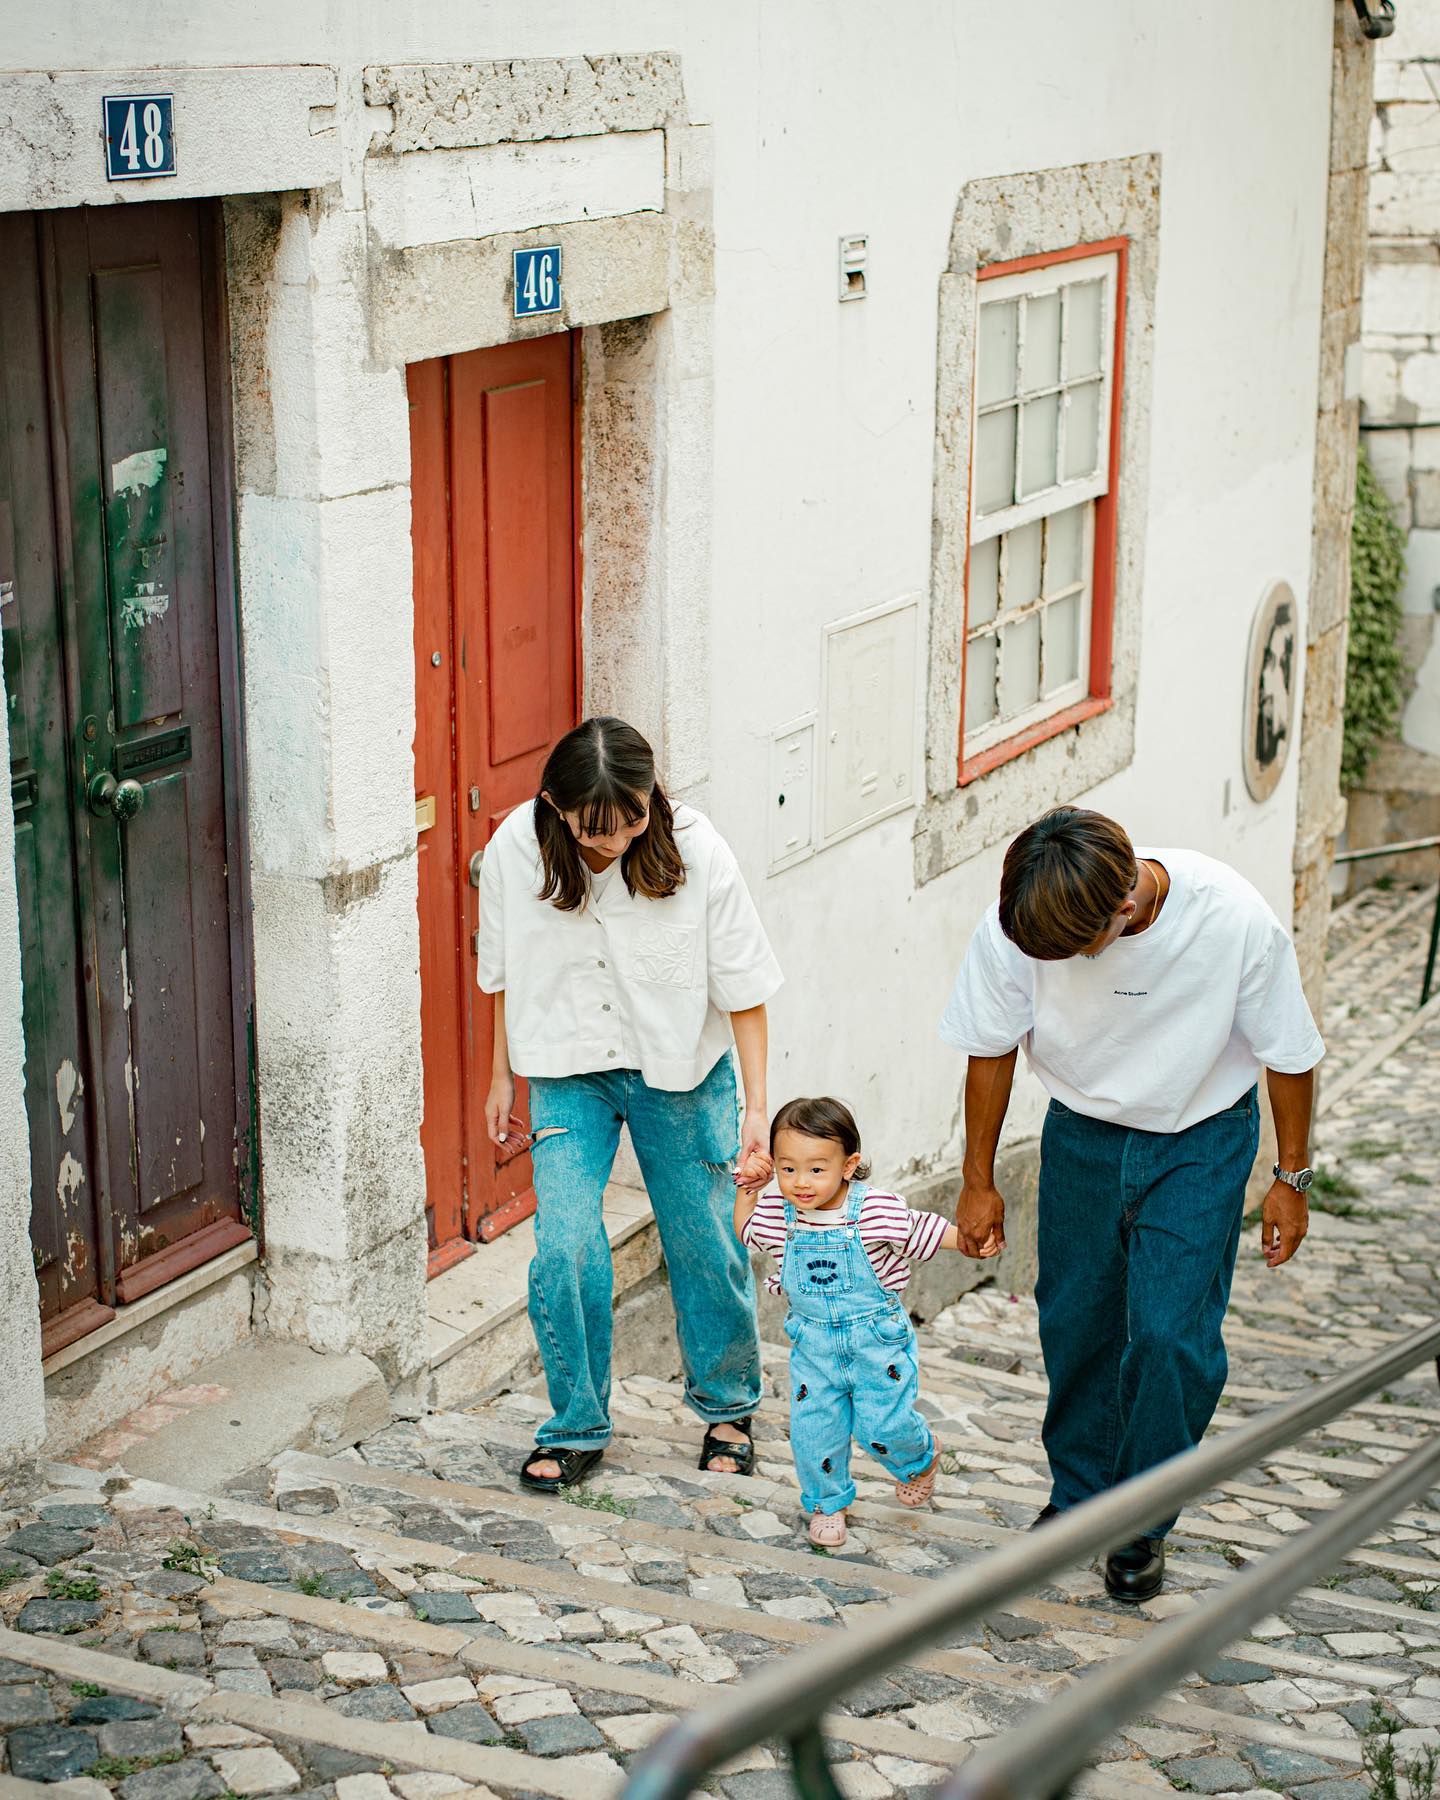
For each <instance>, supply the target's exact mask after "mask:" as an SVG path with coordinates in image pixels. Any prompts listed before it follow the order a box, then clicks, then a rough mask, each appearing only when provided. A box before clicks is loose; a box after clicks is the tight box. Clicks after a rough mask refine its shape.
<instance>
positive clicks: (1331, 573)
mask: <svg viewBox="0 0 1440 1800" xmlns="http://www.w3.org/2000/svg"><path fill="white" fill-rule="evenodd" d="M1352 517H1353V513H1352V511H1351V510H1348V509H1347V510H1346V511H1345V512H1343V513H1333V514H1331V515H1329V516H1326V517H1321V516H1319V515H1318V514H1317V517H1316V522H1315V532H1314V537H1313V540H1312V549H1311V558H1312V561H1311V571H1310V600H1309V604H1308V606H1307V607H1306V610H1305V641H1306V643H1307V644H1312V645H1313V644H1314V643H1316V642H1317V640H1318V639H1319V638H1321V637H1323V636H1324V634H1325V633H1326V632H1327V631H1333V630H1334V629H1335V627H1336V626H1337V625H1341V624H1343V623H1344V622H1345V620H1346V619H1347V618H1348V617H1349V615H1350V524H1351V519H1352Z"/></svg>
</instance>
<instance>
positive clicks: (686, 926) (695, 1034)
mask: <svg viewBox="0 0 1440 1800" xmlns="http://www.w3.org/2000/svg"><path fill="white" fill-rule="evenodd" d="M675 842H676V845H677V847H678V849H679V851H680V856H681V860H682V861H683V862H684V865H685V881H684V884H683V886H681V887H680V888H679V889H678V890H677V891H676V892H675V893H674V894H671V895H669V896H668V897H667V898H666V899H663V900H650V899H647V898H646V897H645V896H644V895H643V894H632V893H631V892H630V890H629V888H628V887H627V886H626V885H625V879H624V875H623V873H622V871H621V867H620V864H619V863H618V862H617V863H612V864H611V865H610V867H609V868H608V869H605V870H602V871H601V873H600V875H599V876H598V877H594V876H592V879H591V885H590V895H589V898H588V900H587V902H586V904H585V905H584V906H583V907H582V908H581V909H580V910H579V911H578V912H561V911H560V909H559V908H558V907H557V906H555V905H553V904H552V903H551V902H550V901H548V900H541V899H540V889H541V886H542V883H543V874H542V870H541V863H540V847H539V844H538V843H537V841H536V837H535V812H534V807H533V805H531V804H529V803H528V802H527V803H526V804H525V805H523V806H518V807H516V809H515V810H514V812H512V813H510V814H509V815H508V816H507V817H506V818H505V819H504V820H503V821H502V822H501V824H500V827H499V829H498V830H497V831H496V833H495V835H494V837H493V838H492V839H491V840H490V843H489V845H488V846H487V848H486V851H485V860H484V862H483V864H482V865H481V871H480V941H479V969H478V980H479V983H480V987H481V989H482V990H483V991H484V992H485V993H487V994H495V993H499V992H501V991H502V990H503V991H504V994H505V1031H506V1036H507V1038H508V1040H509V1045H510V1065H511V1067H512V1068H513V1069H514V1071H515V1073H516V1074H517V1075H541V1076H563V1075H583V1074H588V1073H590V1072H592V1071H593V1070H596V1069H638V1070H639V1071H640V1073H641V1075H642V1076H643V1077H644V1079H645V1080H646V1081H647V1082H648V1083H649V1085H650V1086H651V1087H655V1088H664V1089H669V1090H671V1091H680V1092H688V1091H689V1090H691V1089H692V1088H696V1087H698V1086H699V1085H700V1083H701V1082H702V1081H703V1080H704V1079H705V1077H706V1075H708V1074H709V1072H710V1070H711V1069H713V1068H714V1066H715V1064H716V1063H717V1062H718V1061H719V1060H720V1058H721V1056H723V1055H724V1054H725V1052H726V1050H727V1049H728V1048H729V1046H730V1043H731V1030H730V1020H729V1014H731V1013H732V1012H744V1011H745V1010H746V1009H747V1008H749V1007H752V1006H760V1005H762V1004H763V1003H764V1002H765V1001H767V1000H769V999H771V998H772V997H773V996H774V995H775V994H776V993H777V992H778V991H779V988H780V985H781V979H782V977H781V974H780V968H779V965H778V963H777V962H776V960H775V956H774V953H773V951H772V950H771V948H770V944H769V940H768V939H767V938H766V936H765V931H764V928H763V927H762V925H761V923H760V918H759V914H758V913H757V912H756V910H755V904H754V902H753V901H752V900H751V898H750V894H749V891H748V890H747V888H746V886H745V882H744V879H743V877H742V876H741V874H740V869H739V865H738V864H737V863H736V861H735V857H734V854H733V853H732V851H731V849H730V847H729V845H728V844H727V843H726V842H725V840H724V839H723V838H722V837H721V836H720V834H719V832H717V831H716V829H715V827H714V826H713V825H712V824H711V823H710V821H709V820H708V819H707V818H705V817H704V815H703V814H701V813H698V812H696V811H695V810H694V809H693V808H692V807H688V806H678V807H676V809H675Z"/></svg>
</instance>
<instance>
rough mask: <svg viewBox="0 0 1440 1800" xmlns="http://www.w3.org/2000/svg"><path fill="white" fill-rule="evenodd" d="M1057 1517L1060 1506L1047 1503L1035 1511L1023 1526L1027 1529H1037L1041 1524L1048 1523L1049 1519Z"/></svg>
mask: <svg viewBox="0 0 1440 1800" xmlns="http://www.w3.org/2000/svg"><path fill="white" fill-rule="evenodd" d="M1059 1517H1060V1508H1059V1507H1058V1506H1050V1505H1048V1504H1047V1505H1045V1506H1042V1507H1041V1508H1040V1510H1039V1512H1038V1513H1036V1515H1035V1517H1034V1518H1033V1519H1032V1520H1031V1521H1030V1523H1029V1524H1028V1525H1027V1526H1026V1527H1025V1529H1026V1530H1027V1531H1038V1530H1039V1528H1040V1527H1041V1526H1042V1525H1047V1524H1049V1522H1050V1520H1051V1519H1058V1518H1059Z"/></svg>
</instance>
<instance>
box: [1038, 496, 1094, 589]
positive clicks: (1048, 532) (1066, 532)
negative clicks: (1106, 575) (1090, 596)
mask: <svg viewBox="0 0 1440 1800" xmlns="http://www.w3.org/2000/svg"><path fill="white" fill-rule="evenodd" d="M1089 510H1090V503H1089V501H1086V503H1085V505H1084V506H1067V507H1066V509H1065V511H1064V512H1058V513H1051V515H1050V517H1049V518H1048V519H1047V520H1046V521H1045V592H1046V593H1047V594H1058V593H1059V592H1060V590H1061V588H1067V587H1070V586H1071V585H1072V584H1073V583H1075V582H1077V581H1078V580H1079V579H1080V573H1081V566H1082V557H1083V555H1084V550H1085V515H1086V513H1087V512H1089Z"/></svg>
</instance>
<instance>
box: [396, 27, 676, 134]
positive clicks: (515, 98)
mask: <svg viewBox="0 0 1440 1800" xmlns="http://www.w3.org/2000/svg"><path fill="white" fill-rule="evenodd" d="M364 98H365V101H366V103H367V104H368V105H370V106H387V107H389V108H390V109H391V110H392V113H393V119H394V125H393V130H392V133H391V137H390V148H391V149H392V150H393V151H394V152H395V153H397V154H398V153H400V152H402V151H407V150H437V149H463V148H469V147H472V146H478V145H483V144H503V143H511V142H516V143H525V142H534V141H535V140H537V139H540V138H563V137H590V136H593V135H595V134H596V133H599V132H604V131H651V130H655V129H657V128H658V127H660V126H664V125H671V124H674V125H679V124H683V123H684V118H685V95H684V89H683V87H682V84H681V79H680V62H679V59H678V57H675V56H672V55H669V54H668V53H665V52H663V51H662V52H655V53H651V54H648V55H617V56H571V57H553V58H542V57H535V58H527V59H525V60H523V61H520V60H517V61H513V62H483V63H438V64H424V63H405V64H380V65H376V66H374V67H371V68H367V69H366V70H365V73H364Z"/></svg>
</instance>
